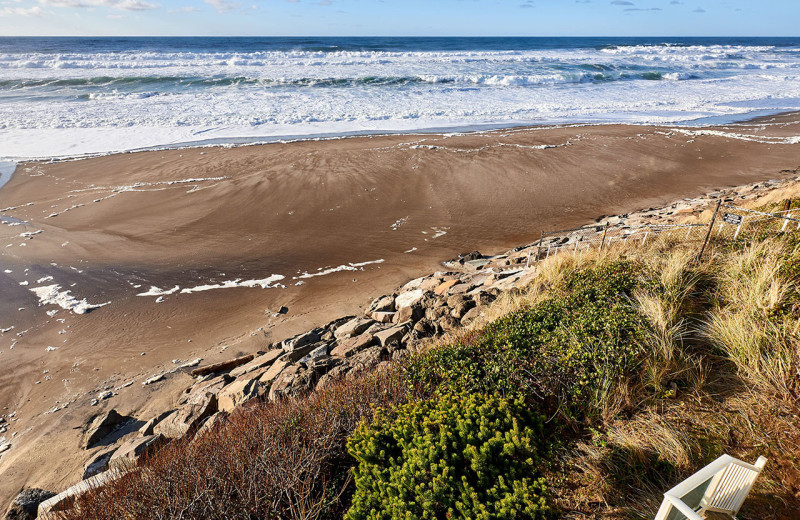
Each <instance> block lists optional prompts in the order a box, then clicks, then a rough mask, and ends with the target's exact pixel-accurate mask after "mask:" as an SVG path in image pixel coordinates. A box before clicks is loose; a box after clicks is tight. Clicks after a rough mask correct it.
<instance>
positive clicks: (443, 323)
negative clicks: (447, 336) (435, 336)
mask: <svg viewBox="0 0 800 520" xmlns="http://www.w3.org/2000/svg"><path fill="white" fill-rule="evenodd" d="M436 325H437V326H438V327H439V328H440V329H441V330H442V332H452V331H454V330H456V329H458V328H459V327H460V326H461V323H459V321H458V320H456V319H455V318H453V317H452V316H450V315H449V314H448V315H446V316H442V317H441V318H440V319H439V320H438V321H436Z"/></svg>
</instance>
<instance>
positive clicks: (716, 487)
mask: <svg viewBox="0 0 800 520" xmlns="http://www.w3.org/2000/svg"><path fill="white" fill-rule="evenodd" d="M766 463H767V459H765V458H764V457H759V458H758V460H757V461H756V463H755V464H748V463H747V462H742V461H741V460H739V459H735V458H733V457H731V456H730V455H722V456H721V457H720V458H718V459H717V460H715V461H714V462H712V463H711V464H709V465H708V466H706V467H705V468H703V469H701V470H700V471H698V472H697V473H695V474H694V475H692V476H691V477H689V478H687V479H686V480H684V481H683V482H681V483H680V484H678V485H677V486H675V487H674V488H672V489H670V490H669V491H667V492H666V493H664V501H663V502H662V503H661V508H659V510H658V514H657V515H656V518H655V520H704V517H705V514H706V513H707V512H716V513H722V514H724V515H727V516H729V517H730V518H732V519H734V520H735V518H736V514H737V513H738V512H739V509H740V508H741V507H742V503H743V502H744V499H745V498H747V495H748V493H750V488H752V487H753V483H754V482H755V481H756V477H758V475H759V473H761V470H762V469H764V465H765V464H766Z"/></svg>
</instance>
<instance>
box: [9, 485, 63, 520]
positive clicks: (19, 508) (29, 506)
mask: <svg viewBox="0 0 800 520" xmlns="http://www.w3.org/2000/svg"><path fill="white" fill-rule="evenodd" d="M54 496H56V494H55V493H51V492H50V491H45V490H44V489H39V488H30V489H23V490H22V491H21V492H20V494H19V495H17V496H16V498H14V500H12V501H11V506H10V507H9V508H8V511H6V516H5V519H6V520H34V519H35V518H36V514H37V509H38V508H39V504H41V503H42V502H44V501H45V500H47V499H49V498H52V497H54Z"/></svg>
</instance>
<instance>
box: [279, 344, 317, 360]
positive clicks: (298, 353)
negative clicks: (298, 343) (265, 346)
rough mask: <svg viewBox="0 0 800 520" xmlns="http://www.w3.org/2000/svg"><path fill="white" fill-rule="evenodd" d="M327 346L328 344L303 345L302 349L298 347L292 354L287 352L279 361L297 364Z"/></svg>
mask: <svg viewBox="0 0 800 520" xmlns="http://www.w3.org/2000/svg"><path fill="white" fill-rule="evenodd" d="M326 345H327V343H309V344H306V345H303V346H302V347H296V348H295V349H294V350H292V351H290V352H286V353H285V354H284V355H282V356H281V357H280V358H278V359H279V360H280V361H284V362H287V363H295V362H297V361H299V360H301V359H303V358H304V357H306V356H307V355H309V354H310V353H311V352H313V351H314V350H316V349H318V348H320V347H321V346H326Z"/></svg>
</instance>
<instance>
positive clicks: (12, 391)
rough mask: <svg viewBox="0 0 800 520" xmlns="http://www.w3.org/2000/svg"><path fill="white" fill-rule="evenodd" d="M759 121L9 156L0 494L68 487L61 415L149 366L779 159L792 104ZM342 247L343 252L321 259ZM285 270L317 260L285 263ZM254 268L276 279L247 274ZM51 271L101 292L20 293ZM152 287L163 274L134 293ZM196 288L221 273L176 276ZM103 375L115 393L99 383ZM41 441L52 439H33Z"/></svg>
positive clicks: (73, 470) (39, 284)
mask: <svg viewBox="0 0 800 520" xmlns="http://www.w3.org/2000/svg"><path fill="white" fill-rule="evenodd" d="M767 119H768V120H766V121H764V125H761V124H758V123H751V124H749V125H739V126H737V128H736V130H735V133H736V135H740V136H743V137H744V139H742V138H739V137H732V136H733V134H734V133H732V132H731V131H730V130H727V133H726V132H725V129H724V128H722V129H721V130H720V131H708V132H706V131H704V132H701V133H699V134H698V135H694V134H691V135H690V134H685V133H682V132H678V131H675V132H670V131H668V130H669V129H665V128H664V127H641V126H630V125H627V126H626V125H610V126H606V125H602V126H571V127H554V128H534V129H519V130H513V131H512V130H506V131H503V130H501V131H493V132H484V133H473V134H466V135H454V136H439V135H418V136H417V137H416V138H412V139H409V138H407V137H404V136H381V137H368V138H352V139H337V140H327V141H301V142H294V143H289V144H277V143H276V144H271V145H264V146H260V147H258V146H243V147H234V148H219V147H212V148H203V149H197V148H195V149H185V150H164V151H155V152H142V153H136V154H118V155H114V156H105V157H97V158H92V159H86V160H83V161H73V162H52V163H27V164H22V165H20V168H19V169H18V170H17V172H16V173H15V175H14V177H13V179H12V181H11V182H10V183H9V184H7V185H6V186H5V187H4V188H3V190H0V207H8V206H12V207H15V209H13V210H9V211H8V212H6V213H8V214H9V216H13V217H14V218H17V219H18V220H19V221H20V222H22V223H24V224H25V225H27V227H20V226H21V225H14V226H8V225H3V224H0V291H2V292H3V294H4V295H5V299H6V300H7V301H6V302H0V318H2V319H3V320H4V321H3V322H0V330H2V329H7V328H8V327H14V328H13V329H12V330H9V331H8V332H4V333H0V359H2V360H3V362H4V363H6V364H8V365H9V366H14V367H15V370H14V371H13V372H14V373H13V374H9V373H7V374H4V375H0V408H2V407H3V406H6V407H8V410H7V411H4V412H1V413H0V415H2V414H5V413H11V412H12V410H13V411H14V412H15V413H16V415H15V417H14V420H13V421H9V424H10V425H11V428H9V431H8V434H11V433H18V435H17V437H16V439H15V440H14V442H13V443H14V446H13V447H12V449H10V450H9V451H7V452H5V453H4V454H3V455H2V457H0V474H2V475H3V479H0V482H2V484H0V497H4V496H7V495H10V494H12V493H13V492H14V491H15V490H14V488H18V487H21V486H22V485H23V484H25V483H28V484H29V485H41V486H47V487H51V488H56V487H61V488H66V487H67V486H65V485H63V484H67V483H71V482H70V481H71V480H72V481H74V480H75V479H74V477H75V475H76V474H77V473H79V472H80V467H81V465H82V464H83V463H84V462H85V460H83V459H84V458H85V457H87V456H88V454H87V453H83V452H75V446H76V445H77V442H78V439H77V438H78V437H79V432H78V431H77V430H74V428H76V427H80V426H81V425H83V424H85V422H86V419H87V417H90V416H91V415H93V414H96V413H100V412H102V411H103V410H107V409H108V408H109V407H114V408H117V409H118V410H119V411H120V412H122V413H125V414H132V415H135V416H136V417H145V416H152V415H156V414H157V413H159V412H160V411H162V410H163V409H164V408H165V407H168V406H170V400H171V399H172V398H173V396H175V395H177V394H178V393H179V392H180V390H181V389H182V388H184V387H185V386H186V383H187V381H189V380H190V378H189V377H188V375H186V374H184V373H182V372H180V371H178V372H175V373H174V375H170V376H168V377H166V378H165V379H164V380H163V381H160V382H158V384H155V385H153V384H151V385H142V384H141V383H142V382H144V381H146V380H147V379H148V378H150V377H153V376H154V375H156V374H157V373H159V372H169V371H171V370H173V369H174V368H175V367H177V366H179V365H180V364H182V363H185V362H187V361H189V360H193V359H196V358H203V363H204V364H205V363H213V362H216V361H222V360H225V359H229V358H231V357H235V356H237V355H239V354H246V353H252V352H254V351H257V350H261V349H263V348H264V346H265V345H267V344H269V343H272V342H275V341H276V340H279V339H282V338H285V337H289V336H292V335H294V334H297V333H299V332H302V331H305V330H308V329H309V328H312V327H316V326H319V325H320V324H323V323H327V322H329V321H331V320H332V319H335V318H337V317H340V316H345V315H350V314H354V313H359V312H361V311H362V310H363V308H364V307H365V306H366V305H368V304H369V301H371V300H372V299H373V298H374V297H376V296H379V295H382V294H386V293H387V292H388V291H391V290H392V289H393V288H395V287H398V286H400V285H402V284H404V283H405V282H407V281H408V280H409V279H414V278H417V277H419V276H423V275H426V274H428V273H431V272H434V271H436V270H441V262H442V261H443V260H446V259H450V258H453V257H455V256H456V255H458V254H460V253H466V252H468V251H473V250H475V249H477V250H479V251H481V252H482V253H485V254H488V255H494V254H498V253H502V252H503V251H506V250H508V249H509V248H510V247H515V246H518V245H519V244H526V243H531V242H533V241H535V240H536V239H538V237H539V232H540V231H542V230H548V229H566V228H571V227H575V226H576V225H581V224H585V223H588V222H591V221H592V220H594V219H597V218H598V217H600V216H602V215H617V214H620V215H621V214H628V213H631V212H634V211H636V210H637V209H641V208H647V207H662V206H665V205H668V204H672V203H673V202H674V201H679V200H681V199H682V198H685V197H696V196H698V195H700V194H704V193H708V192H709V191H712V190H716V189H718V188H725V187H731V186H741V185H747V184H750V183H754V182H759V181H764V180H767V179H772V178H787V177H792V178H794V177H796V176H797V171H796V168H797V167H798V164H797V150H798V149H800V143H797V144H794V143H793V142H792V143H789V142H788V141H787V138H786V136H787V135H789V136H796V135H800V114H794V113H793V114H790V115H783V116H774V117H772V118H767ZM675 211H676V212H680V211H682V210H681V209H676V210H675ZM40 230H41V231H40ZM39 231H40V232H39ZM37 232H38V233H37ZM442 232H443V233H442ZM23 235H25V236H23ZM3 239H4V240H3ZM23 244H24V245H23ZM378 259H381V260H383V262H381V263H373V264H364V262H374V261H377V260H378ZM350 264H353V265H350ZM355 264H363V265H355ZM345 265H349V266H350V267H352V268H353V269H355V270H350V269H341V270H336V268H337V267H341V266H345ZM359 269H363V270H359ZM323 272H327V274H325V275H324V276H323V275H321V273H323ZM303 273H308V274H309V275H316V274H320V275H319V276H309V277H307V278H298V279H294V278H293V277H302V276H303ZM274 275H280V276H283V277H284V278H283V279H280V280H277V279H276V278H273V279H272V281H271V282H267V280H268V279H269V278H270V277H272V276H274ZM48 277H52V279H48ZM236 279H239V282H237V283H238V284H239V285H236V284H233V283H231V282H232V281H233V280H236ZM250 281H252V283H250ZM259 281H261V282H264V284H265V285H269V286H273V285H274V283H273V282H276V281H277V282H278V283H282V284H284V285H285V286H286V288H272V289H262V286H261V285H260V284H258V283H257V282H259ZM299 281H302V282H304V284H303V285H295V283H297V282H299ZM287 282H289V283H287ZM226 283H228V285H226ZM244 284H247V285H248V286H247V287H241V285H244ZM52 285H58V286H59V287H60V289H59V291H58V293H59V294H61V293H62V292H64V291H67V290H69V291H71V296H72V297H73V298H74V299H75V300H76V301H77V302H78V303H80V301H81V300H86V302H87V304H93V305H99V304H104V303H105V302H108V301H111V304H110V305H107V306H104V307H101V308H98V309H96V310H94V311H93V312H90V313H86V314H78V313H74V312H71V311H70V310H68V309H66V308H63V307H60V306H57V305H52V304H49V303H47V304H45V305H40V303H41V301H40V299H39V298H38V297H37V295H35V294H34V293H33V292H32V289H40V288H44V287H48V286H52ZM176 285H177V286H178V287H179V289H178V290H177V291H175V292H174V293H172V294H166V292H167V291H172V290H173V288H174V287H175V286H176ZM253 285H255V287H252V286H253ZM137 286H138V287H137ZM151 286H155V287H158V288H160V289H161V291H152V295H151V296H147V297H142V296H137V295H138V294H140V293H145V292H149V291H148V289H150V287H151ZM203 286H222V287H219V289H218V290H207V291H200V292H189V293H182V290H183V289H186V288H189V289H191V288H196V287H203ZM224 287H227V288H224ZM156 293H158V294H156ZM43 294H44V293H43ZM159 298H163V299H162V300H161V301H158V299H159ZM19 309H22V310H19ZM54 311H55V312H54ZM49 313H53V314H52V315H50V314H49ZM6 320H7V321H8V322H6ZM62 320H63V321H62ZM11 345H14V348H13V349H11V348H10V346H11ZM48 347H52V348H53V350H49V349H48ZM143 354H144V355H143ZM175 361H177V363H176V362H175ZM45 370H46V371H47V372H44V371H45ZM47 378H49V379H47ZM105 391H111V392H112V394H114V395H112V396H111V397H108V398H104V399H98V395H99V394H100V393H101V392H105ZM91 399H98V401H99V402H98V404H97V406H96V407H95V406H91V404H90V401H91ZM45 444H46V445H48V446H53V447H55V448H56V449H59V450H61V452H63V453H64V458H63V459H62V458H59V459H58V460H52V459H48V458H47V457H45V456H44V455H42V454H41V453H42V450H41V449H40V448H41V447H42V446H43V445H45Z"/></svg>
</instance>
